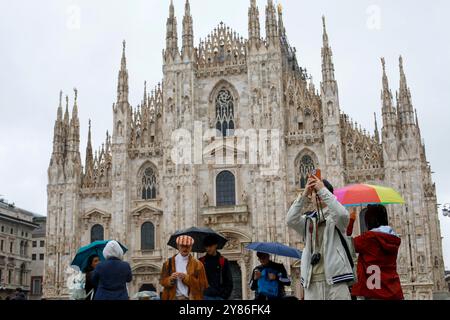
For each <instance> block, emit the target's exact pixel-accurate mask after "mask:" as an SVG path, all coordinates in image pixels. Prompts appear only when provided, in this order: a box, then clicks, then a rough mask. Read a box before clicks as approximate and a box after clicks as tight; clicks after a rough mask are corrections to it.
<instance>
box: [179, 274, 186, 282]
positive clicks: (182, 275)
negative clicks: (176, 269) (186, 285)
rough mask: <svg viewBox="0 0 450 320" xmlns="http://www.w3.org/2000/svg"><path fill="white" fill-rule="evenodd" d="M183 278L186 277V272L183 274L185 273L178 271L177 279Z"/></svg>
mask: <svg viewBox="0 0 450 320" xmlns="http://www.w3.org/2000/svg"><path fill="white" fill-rule="evenodd" d="M184 278H186V274H185V273H178V279H180V280H181V281H183V280H184Z"/></svg>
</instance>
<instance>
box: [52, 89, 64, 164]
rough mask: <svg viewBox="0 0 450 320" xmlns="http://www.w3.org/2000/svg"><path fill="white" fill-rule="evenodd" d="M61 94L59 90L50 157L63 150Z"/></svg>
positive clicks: (59, 153)
mask: <svg viewBox="0 0 450 320" xmlns="http://www.w3.org/2000/svg"><path fill="white" fill-rule="evenodd" d="M62 95H63V92H62V91H60V92H59V105H58V111H57V115H56V121H55V126H54V129H53V155H52V159H53V158H54V157H55V156H57V155H61V154H62V153H63V150H64V141H63V135H64V132H63V118H62V114H63V111H62V110H63V108H62Z"/></svg>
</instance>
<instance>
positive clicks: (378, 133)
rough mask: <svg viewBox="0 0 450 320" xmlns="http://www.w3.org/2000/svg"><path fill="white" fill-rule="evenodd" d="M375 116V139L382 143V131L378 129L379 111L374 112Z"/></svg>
mask: <svg viewBox="0 0 450 320" xmlns="http://www.w3.org/2000/svg"><path fill="white" fill-rule="evenodd" d="M373 116H374V118H375V131H374V134H375V140H376V141H377V142H378V143H380V132H379V131H378V122H377V113H376V112H374V113H373Z"/></svg>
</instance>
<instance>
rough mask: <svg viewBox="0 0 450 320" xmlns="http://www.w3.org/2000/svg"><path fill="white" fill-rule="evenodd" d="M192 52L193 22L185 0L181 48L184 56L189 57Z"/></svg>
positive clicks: (187, 2)
mask: <svg viewBox="0 0 450 320" xmlns="http://www.w3.org/2000/svg"><path fill="white" fill-rule="evenodd" d="M193 52H194V23H193V20H192V15H191V5H190V4H189V0H186V4H185V8H184V17H183V49H182V54H183V57H184V58H187V57H191V55H192V53H193Z"/></svg>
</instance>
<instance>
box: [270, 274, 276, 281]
mask: <svg viewBox="0 0 450 320" xmlns="http://www.w3.org/2000/svg"><path fill="white" fill-rule="evenodd" d="M269 280H271V281H273V280H277V275H276V274H273V273H269Z"/></svg>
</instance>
